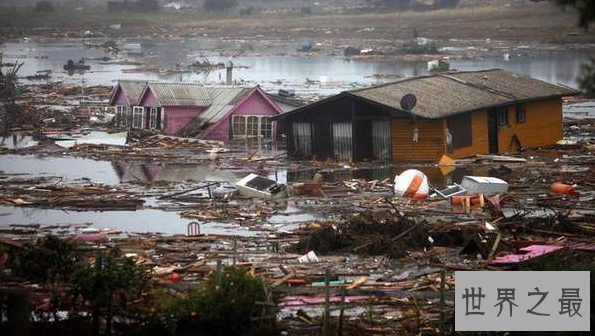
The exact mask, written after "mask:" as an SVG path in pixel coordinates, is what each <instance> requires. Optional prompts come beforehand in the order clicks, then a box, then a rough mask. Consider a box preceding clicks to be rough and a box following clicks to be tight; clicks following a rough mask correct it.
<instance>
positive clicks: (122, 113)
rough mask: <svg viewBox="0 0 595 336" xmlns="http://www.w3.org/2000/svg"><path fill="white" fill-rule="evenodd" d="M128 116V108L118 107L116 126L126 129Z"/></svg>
mask: <svg viewBox="0 0 595 336" xmlns="http://www.w3.org/2000/svg"><path fill="white" fill-rule="evenodd" d="M127 115H128V106H122V105H118V106H116V125H118V126H122V127H126V120H127V118H126V117H127Z"/></svg>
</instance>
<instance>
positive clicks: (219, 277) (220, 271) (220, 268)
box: [217, 260, 223, 288]
mask: <svg viewBox="0 0 595 336" xmlns="http://www.w3.org/2000/svg"><path fill="white" fill-rule="evenodd" d="M222 278H223V265H222V264H221V260H217V285H218V286H219V288H221V280H222Z"/></svg>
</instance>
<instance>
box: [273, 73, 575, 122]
mask: <svg viewBox="0 0 595 336" xmlns="http://www.w3.org/2000/svg"><path fill="white" fill-rule="evenodd" d="M579 93H580V92H578V91H576V90H574V89H571V88H567V87H564V86H560V85H554V84H550V83H547V82H544V81H541V80H538V79H534V78H531V77H528V76H524V75H519V74H516V73H512V72H509V71H506V70H502V69H491V70H482V71H468V72H451V73H446V74H437V75H429V76H421V77H414V78H407V79H403V80H400V81H397V82H392V83H387V84H382V85H378V86H372V87H369V88H364V89H358V90H352V91H347V92H343V93H341V94H340V95H351V96H355V97H359V98H363V99H365V100H369V101H372V102H375V103H378V104H381V105H384V106H387V107H389V108H392V109H395V110H399V111H403V110H402V108H401V104H400V102H401V98H402V97H403V96H404V95H406V94H414V95H415V97H416V98H417V104H416V106H415V107H414V108H413V109H412V110H411V111H403V112H407V113H411V114H414V115H417V116H420V117H423V118H429V119H437V118H443V117H446V116H450V115H455V114H459V113H463V112H469V111H475V110H480V109H483V108H488V107H493V106H498V105H508V104H513V103H515V102H522V101H529V100H537V99H545V98H554V97H564V96H572V95H576V94H579ZM332 98H333V97H331V98H327V99H332ZM322 102H323V101H321V103H322ZM314 104H317V103H314ZM307 108H308V106H305V107H302V108H298V109H296V110H294V111H291V112H288V113H287V114H284V115H281V116H279V117H281V118H282V117H283V116H285V115H291V114H293V113H297V112H300V111H304V110H306V109H307ZM279 117H277V118H273V119H278V118H279Z"/></svg>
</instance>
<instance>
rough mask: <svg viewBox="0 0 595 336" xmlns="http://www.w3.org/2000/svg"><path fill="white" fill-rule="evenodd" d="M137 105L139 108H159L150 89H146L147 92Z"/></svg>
mask: <svg viewBox="0 0 595 336" xmlns="http://www.w3.org/2000/svg"><path fill="white" fill-rule="evenodd" d="M138 105H139V106H148V107H157V106H159V103H158V102H157V98H155V95H154V94H153V92H152V91H151V89H147V91H145V93H144V96H143V97H142V98H141V100H140V103H139V104H138Z"/></svg>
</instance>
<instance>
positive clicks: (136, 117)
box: [132, 106, 145, 128]
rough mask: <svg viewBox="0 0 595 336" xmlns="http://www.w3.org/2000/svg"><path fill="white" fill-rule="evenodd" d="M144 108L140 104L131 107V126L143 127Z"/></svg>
mask: <svg viewBox="0 0 595 336" xmlns="http://www.w3.org/2000/svg"><path fill="white" fill-rule="evenodd" d="M144 110H145V108H144V107H142V106H135V107H133V111H132V127H133V128H143V112H144Z"/></svg>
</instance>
